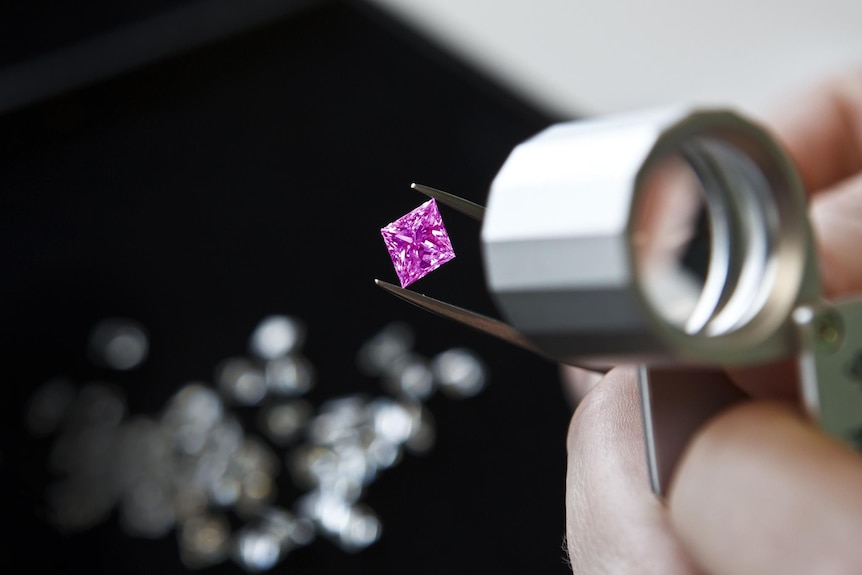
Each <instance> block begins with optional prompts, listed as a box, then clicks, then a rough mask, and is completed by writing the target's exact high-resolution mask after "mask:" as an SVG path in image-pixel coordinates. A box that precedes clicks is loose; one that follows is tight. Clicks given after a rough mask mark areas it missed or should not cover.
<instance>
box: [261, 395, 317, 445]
mask: <svg viewBox="0 0 862 575" xmlns="http://www.w3.org/2000/svg"><path fill="white" fill-rule="evenodd" d="M311 413H312V407H311V404H309V403H308V402H306V401H302V400H295V401H291V402H289V403H280V404H275V405H270V406H267V407H264V408H263V409H261V411H260V413H259V414H258V425H259V426H260V428H261V431H263V433H264V434H265V435H266V436H267V437H268V438H269V439H270V440H272V442H273V443H275V444H276V445H280V446H284V445H287V444H288V443H290V442H292V441H294V440H295V439H296V438H297V436H298V435H299V434H300V433H301V432H302V430H303V429H304V428H305V425H306V423H308V420H309V419H310V418H311Z"/></svg>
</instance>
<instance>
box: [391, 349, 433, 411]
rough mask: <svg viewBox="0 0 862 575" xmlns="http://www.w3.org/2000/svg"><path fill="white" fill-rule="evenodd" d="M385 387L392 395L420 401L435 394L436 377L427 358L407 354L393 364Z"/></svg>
mask: <svg viewBox="0 0 862 575" xmlns="http://www.w3.org/2000/svg"><path fill="white" fill-rule="evenodd" d="M383 383H384V386H385V387H386V389H388V390H389V391H390V392H391V393H393V394H394V395H398V396H403V397H408V398H411V399H416V400H419V401H422V400H425V399H428V398H429V397H431V395H432V394H433V393H434V376H433V375H432V373H431V368H430V367H429V366H428V362H427V361H426V360H425V358H423V357H421V356H420V355H417V354H407V355H403V356H401V357H399V358H398V359H397V360H395V361H394V362H392V364H390V366H389V367H388V368H387V370H386V376H385V378H384V381H383Z"/></svg>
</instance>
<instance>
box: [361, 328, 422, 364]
mask: <svg viewBox="0 0 862 575" xmlns="http://www.w3.org/2000/svg"><path fill="white" fill-rule="evenodd" d="M414 340H415V336H414V334H413V330H412V329H411V328H410V326H408V325H407V324H405V323H402V322H393V323H390V324H389V325H387V326H386V327H384V328H383V329H382V330H380V332H378V333H377V334H375V335H374V336H373V337H372V338H371V339H369V340H368V341H367V342H366V343H365V344H363V346H362V347H361V348H360V349H359V352H358V354H357V365H358V367H359V369H360V370H361V371H362V372H363V373H365V374H366V375H370V376H377V375H381V374H382V373H384V372H385V371H386V370H388V368H389V367H390V366H391V365H392V364H393V363H394V362H395V361H396V360H398V358H400V357H401V356H403V355H405V354H407V353H408V352H409V351H410V350H411V349H412V348H413V342H414Z"/></svg>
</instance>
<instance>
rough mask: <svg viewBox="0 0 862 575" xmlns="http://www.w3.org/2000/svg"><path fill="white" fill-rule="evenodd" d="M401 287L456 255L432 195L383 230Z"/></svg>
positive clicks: (423, 275)
mask: <svg viewBox="0 0 862 575" xmlns="http://www.w3.org/2000/svg"><path fill="white" fill-rule="evenodd" d="M380 233H381V234H382V235H383V241H384V242H386V249H388V250H389V257H391V258H392V265H394V266H395V273H397V274H398V279H399V280H400V281H401V287H407V286H409V285H410V284H412V283H413V282H415V281H416V280H418V279H420V278H423V277H425V276H426V275H428V274H429V273H431V272H432V271H434V270H436V269H437V268H439V267H440V266H442V265H443V264H445V263H446V262H448V261H449V260H451V259H453V258H454V257H455V251H454V250H453V249H452V242H451V241H449V234H448V233H446V228H445V227H444V226H443V218H442V217H441V216H440V211H439V210H438V209H437V202H436V201H435V200H433V199H431V200H429V201H427V202H425V203H424V204H422V205H421V206H419V207H418V208H416V209H415V210H413V211H412V212H410V213H409V214H406V215H404V216H402V217H400V218H399V219H397V220H395V221H394V222H392V223H391V224H389V225H388V226H386V227H385V228H382V229H381V230H380Z"/></svg>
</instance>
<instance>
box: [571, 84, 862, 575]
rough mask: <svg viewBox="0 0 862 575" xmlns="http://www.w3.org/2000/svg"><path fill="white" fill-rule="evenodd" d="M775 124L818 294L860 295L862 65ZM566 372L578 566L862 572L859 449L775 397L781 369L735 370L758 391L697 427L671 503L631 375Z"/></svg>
mask: <svg viewBox="0 0 862 575" xmlns="http://www.w3.org/2000/svg"><path fill="white" fill-rule="evenodd" d="M770 125H771V126H772V128H773V130H774V132H775V134H776V135H777V136H778V138H779V139H780V140H782V141H783V142H784V144H785V145H786V147H787V149H788V151H789V153H790V154H791V156H793V158H794V159H795V160H796V162H797V166H798V168H799V170H800V173H801V175H802V178H803V180H804V182H805V184H806V188H807V189H808V190H811V207H810V218H811V223H812V227H813V229H814V233H815V238H816V241H817V244H818V248H819V256H820V264H821V275H822V279H823V285H824V291H825V292H826V294H827V295H829V296H830V297H840V296H844V295H849V294H852V293H856V292H860V291H862V256H860V255H859V250H860V248H862V73H855V74H851V75H847V76H844V77H842V78H839V79H837V80H835V81H834V82H832V83H829V84H827V85H824V86H821V87H820V88H818V89H816V90H814V91H812V92H810V93H808V94H803V95H801V96H800V97H798V98H797V99H795V100H794V101H791V102H789V103H788V105H786V106H785V107H783V108H781V109H779V110H778V112H777V113H776V114H775V115H774V116H773V117H772V118H771V121H770ZM568 376H569V377H568V379H569V380H570V381H571V382H572V385H571V386H570V391H571V393H572V394H573V395H575V396H577V397H579V398H582V399H581V401H580V403H579V406H578V409H577V411H576V412H575V415H574V416H573V418H572V423H571V426H570V429H569V436H568V451H569V464H568V473H567V480H566V492H567V493H566V511H567V525H566V536H567V542H568V549H569V556H570V560H571V562H572V569H573V571H574V572H575V573H576V574H580V573H590V574H592V573H613V574H618V575H626V574H629V573H637V574H644V573H660V574H668V575H673V574H694V573H705V574H707V573H708V574H710V575H724V574H728V575H731V574H732V575H739V574H743V573H756V574H762V573H781V574H782V575H793V574H801V573H859V572H862V544H860V542H859V534H860V533H862V457H859V455H858V454H856V453H855V452H853V451H852V450H850V449H849V448H847V447H845V446H844V445H842V444H840V443H838V442H837V441H835V440H834V439H832V438H830V437H827V436H826V435H824V434H823V433H822V432H821V431H819V430H818V429H817V428H816V427H815V426H814V424H813V423H811V422H809V421H807V420H806V418H805V417H804V416H802V415H801V414H800V413H799V412H798V410H797V409H796V408H794V407H793V404H788V403H782V402H779V401H775V399H774V398H776V397H784V398H786V397H789V396H793V395H794V394H795V382H794V381H793V378H792V377H790V376H789V375H788V370H787V366H786V365H785V366H769V367H767V368H759V369H753V370H746V371H744V372H742V371H736V372H733V373H732V374H730V376H731V377H732V379H733V380H734V382H735V383H737V384H738V385H739V386H740V387H741V388H743V389H744V390H745V391H746V392H748V393H749V394H750V395H751V396H752V397H753V398H757V399H752V400H751V401H747V402H744V403H743V404H740V405H738V406H736V407H733V408H731V409H729V410H727V411H726V412H724V413H722V414H721V415H719V416H718V417H716V418H715V419H713V420H712V421H710V422H709V423H708V424H707V425H706V426H705V427H704V428H703V429H701V430H699V432H698V433H697V434H696V435H695V437H693V438H692V440H691V441H690V444H689V446H688V448H687V451H686V452H685V453H684V455H683V457H682V458H681V460H680V462H679V465H678V468H677V470H676V473H675V475H674V478H673V481H672V483H671V485H670V488H669V490H668V496H667V501H666V502H665V503H663V502H661V501H660V500H659V499H658V498H656V497H655V496H654V495H653V494H652V492H651V491H650V487H649V481H648V478H647V471H646V463H645V462H646V456H645V454H644V452H643V438H642V428H641V416H640V402H639V399H638V395H637V387H636V374H635V371H634V370H633V369H630V368H618V369H615V370H613V371H612V372H610V373H609V374H608V375H607V376H606V377H604V378H603V379H601V380H600V381H598V382H596V380H595V379H594V378H592V377H591V376H590V375H588V374H585V373H584V372H579V371H576V370H570V371H568ZM697 383H698V382H696V381H692V385H697Z"/></svg>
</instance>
